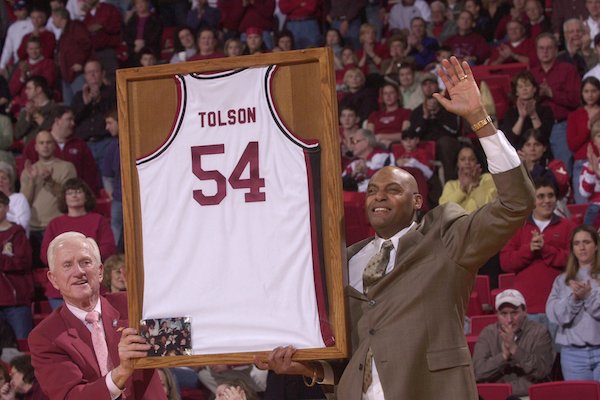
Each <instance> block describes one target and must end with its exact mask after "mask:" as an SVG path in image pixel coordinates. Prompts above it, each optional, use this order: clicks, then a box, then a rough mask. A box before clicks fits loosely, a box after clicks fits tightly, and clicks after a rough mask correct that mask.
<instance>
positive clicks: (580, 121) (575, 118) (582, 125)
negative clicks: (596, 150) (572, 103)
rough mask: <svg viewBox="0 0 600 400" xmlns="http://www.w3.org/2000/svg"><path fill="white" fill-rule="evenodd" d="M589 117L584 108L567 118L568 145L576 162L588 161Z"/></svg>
mask: <svg viewBox="0 0 600 400" xmlns="http://www.w3.org/2000/svg"><path fill="white" fill-rule="evenodd" d="M588 122H589V116H588V113H587V111H586V110H585V108H584V107H579V108H578V109H577V110H575V111H573V112H572V113H570V114H569V116H568V117H567V143H568V145H569V149H570V150H571V153H573V159H574V160H586V159H587V145H588V143H590V128H589V127H588Z"/></svg>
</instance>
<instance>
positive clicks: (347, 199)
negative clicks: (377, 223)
mask: <svg viewBox="0 0 600 400" xmlns="http://www.w3.org/2000/svg"><path fill="white" fill-rule="evenodd" d="M344 223H345V228H346V245H348V246H349V245H351V244H354V243H356V242H359V241H361V240H363V239H366V238H368V237H370V236H372V235H373V234H374V232H373V230H372V228H371V225H369V221H368V220H367V215H366V213H365V194H364V193H361V192H344Z"/></svg>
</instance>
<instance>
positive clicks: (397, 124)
mask: <svg viewBox="0 0 600 400" xmlns="http://www.w3.org/2000/svg"><path fill="white" fill-rule="evenodd" d="M410 112H411V111H410V110H407V109H406V108H402V107H400V108H397V109H396V110H394V111H374V112H372V113H371V115H369V119H368V122H369V123H370V124H373V125H374V129H373V130H374V132H373V133H375V134H376V135H377V134H380V133H399V132H402V124H403V123H404V121H408V120H410Z"/></svg>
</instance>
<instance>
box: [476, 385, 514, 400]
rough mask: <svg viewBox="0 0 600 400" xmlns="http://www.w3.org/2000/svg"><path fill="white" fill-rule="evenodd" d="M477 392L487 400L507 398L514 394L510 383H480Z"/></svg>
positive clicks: (503, 399) (504, 399)
mask: <svg viewBox="0 0 600 400" xmlns="http://www.w3.org/2000/svg"><path fill="white" fill-rule="evenodd" d="M477 393H479V395H480V396H481V397H482V398H484V399H485V400H506V398H507V397H508V396H510V395H511V394H512V385H511V384H510V383H478V384H477Z"/></svg>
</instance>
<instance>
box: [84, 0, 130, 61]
mask: <svg viewBox="0 0 600 400" xmlns="http://www.w3.org/2000/svg"><path fill="white" fill-rule="evenodd" d="M83 23H84V24H85V26H86V28H88V30H89V27H90V26H92V25H95V24H100V25H101V26H102V28H101V29H99V30H97V31H96V32H90V36H91V39H92V45H93V47H94V49H95V50H102V49H106V48H113V49H116V48H117V47H118V46H119V44H121V13H120V12H119V10H118V9H117V7H115V6H113V5H112V4H108V3H98V5H97V6H96V12H95V14H94V15H92V13H91V11H88V12H87V13H86V14H85V18H84V19H83Z"/></svg>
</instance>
